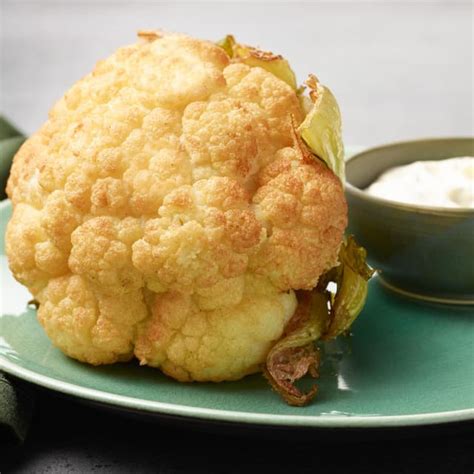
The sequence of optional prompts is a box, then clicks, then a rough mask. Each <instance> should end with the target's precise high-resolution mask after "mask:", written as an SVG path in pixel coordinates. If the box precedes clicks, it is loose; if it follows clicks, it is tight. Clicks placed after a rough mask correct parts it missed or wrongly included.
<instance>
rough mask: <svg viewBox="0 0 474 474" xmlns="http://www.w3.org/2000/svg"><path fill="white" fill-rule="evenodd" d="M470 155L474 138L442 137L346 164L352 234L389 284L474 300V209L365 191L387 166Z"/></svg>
mask: <svg viewBox="0 0 474 474" xmlns="http://www.w3.org/2000/svg"><path fill="white" fill-rule="evenodd" d="M469 155H470V156H474V138H443V139H428V140H417V141H410V142H402V143H394V144H391V145H386V146H382V147H378V148H372V149H369V150H366V151H364V152H362V153H359V154H357V155H355V156H353V157H352V158H351V159H350V160H349V161H348V162H347V165H346V179H347V183H346V196H347V200H348V203H349V232H351V233H353V234H354V235H355V236H356V239H357V240H358V242H359V243H360V244H361V245H363V246H364V247H365V248H366V249H367V252H368V255H369V261H370V263H371V264H372V265H373V266H374V267H375V268H376V269H377V270H378V271H379V276H380V278H381V282H382V283H383V284H384V285H385V286H387V287H389V288H390V289H392V290H395V291H398V292H399V293H403V294H405V295H407V296H412V297H418V298H422V299H425V300H429V301H435V302H441V303H453V304H474V210H473V209H445V208H435V207H421V206H416V205H408V204H401V203H397V202H394V201H389V200H385V199H381V198H377V197H374V196H370V195H369V194H367V193H366V192H365V191H364V189H365V188H367V186H369V185H370V184H371V183H372V182H373V181H374V180H375V179H376V178H377V177H378V176H379V175H380V174H381V173H382V172H384V171H385V170H387V169H388V168H392V167H394V166H400V165H404V164H408V163H411V162H413V161H418V160H439V159H443V158H451V157H455V156H469Z"/></svg>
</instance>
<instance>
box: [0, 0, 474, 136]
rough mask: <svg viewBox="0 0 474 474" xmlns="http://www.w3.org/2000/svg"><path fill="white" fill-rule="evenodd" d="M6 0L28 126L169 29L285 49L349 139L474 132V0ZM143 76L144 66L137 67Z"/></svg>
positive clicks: (10, 47) (5, 90) (7, 41)
mask: <svg viewBox="0 0 474 474" xmlns="http://www.w3.org/2000/svg"><path fill="white" fill-rule="evenodd" d="M0 2H1V6H2V8H1V74H0V77H1V105H0V108H1V111H2V112H3V113H4V114H5V115H6V116H7V117H9V118H10V119H11V120H13V121H14V122H15V123H16V124H17V125H18V126H19V127H20V128H22V129H23V130H25V131H26V132H28V133H31V132H33V131H34V130H35V129H36V128H38V126H39V125H40V124H41V123H42V122H43V121H44V120H45V119H46V116H47V111H48V109H49V108H50V106H51V105H52V103H53V102H54V101H55V100H56V99H58V98H59V97H60V96H61V95H62V94H63V93H64V92H65V90H67V88H68V87H69V86H70V85H71V84H72V83H73V82H74V81H75V80H77V79H78V78H80V77H81V76H83V75H84V74H86V73H87V72H89V71H90V70H91V68H92V67H93V65H94V63H95V62H96V61H97V60H98V59H100V58H103V57H105V56H107V55H108V54H110V53H111V52H112V51H113V50H114V49H115V48H117V47H118V46H120V45H123V44H127V43H131V42H133V41H135V32H136V31H137V30H138V29H140V28H154V27H159V28H163V29H167V30H172V31H182V32H187V33H190V34H192V35H195V36H198V37H202V38H208V39H212V40H216V39H219V38H221V37H223V36H224V35H225V34H226V33H234V34H235V35H236V37H237V38H238V39H239V40H241V41H242V42H245V43H249V44H255V45H260V46H261V47H262V48H267V49H271V50H273V51H274V52H278V53H282V54H283V55H284V56H286V57H287V58H288V59H289V60H290V62H291V64H292V65H293V67H294V69H295V72H296V73H297V76H298V79H299V81H302V80H304V79H305V78H306V76H307V74H308V73H309V72H314V73H315V74H316V75H317V76H318V77H319V79H320V80H321V81H322V82H323V83H326V84H327V85H329V86H330V88H331V89H332V90H333V92H334V93H335V95H336V97H337V98H338V100H339V103H340V106H341V109H342V114H343V121H344V134H345V140H346V144H351V145H375V144H380V143H385V142H389V141H394V140H401V139H407V138H415V137H427V136H435V135H443V136H454V135H472V133H473V115H472V106H473V104H472V98H473V97H472V94H473V93H472V75H473V67H472V63H473V56H472V52H473V51H472V49H473V46H472V34H473V33H472V28H473V12H472V9H473V7H472V3H471V2H469V1H468V2H453V1H449V2H448V1H440V2H428V1H417V2H416V1H414V2H401V1H397V2H388V1H387V2H384V1H381V0H380V1H372V2H361V1H356V0H352V1H346V2H334V1H333V2H321V1H312V2H269V1H268V2H242V1H241V2H223V1H221V2H205V3H204V2H158V1H154V2H152V1H133V0H132V1H130V0H129V1H126V2H125V1H85V0H83V1H45V0H37V1H19V0H16V1H12V0H10V1H8V0H0ZM137 73H139V71H137Z"/></svg>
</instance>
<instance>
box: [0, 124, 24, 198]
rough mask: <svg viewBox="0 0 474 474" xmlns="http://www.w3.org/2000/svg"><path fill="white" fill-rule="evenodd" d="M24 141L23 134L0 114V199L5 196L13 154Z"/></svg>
mask: <svg viewBox="0 0 474 474" xmlns="http://www.w3.org/2000/svg"><path fill="white" fill-rule="evenodd" d="M24 141H25V137H24V136H23V134H22V133H21V132H19V131H18V130H17V129H16V128H15V127H14V126H13V125H12V124H11V123H9V122H7V120H6V119H5V118H4V117H2V116H1V115H0V200H1V199H5V198H6V197H7V195H6V193H5V187H6V185H7V179H8V173H9V172H10V166H11V163H12V160H13V156H14V155H15V153H16V152H17V150H18V148H20V145H21V144H22V143H23V142H24Z"/></svg>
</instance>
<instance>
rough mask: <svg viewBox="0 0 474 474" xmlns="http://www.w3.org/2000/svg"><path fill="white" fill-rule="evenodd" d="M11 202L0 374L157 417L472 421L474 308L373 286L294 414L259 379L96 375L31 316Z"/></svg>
mask: <svg viewBox="0 0 474 474" xmlns="http://www.w3.org/2000/svg"><path fill="white" fill-rule="evenodd" d="M10 214H11V206H10V204H9V202H7V201H4V202H3V203H2V204H1V205H0V259H1V260H0V264H1V273H0V274H1V311H0V369H2V370H4V371H5V372H8V373H10V374H12V375H15V376H17V377H20V378H22V379H25V380H27V381H29V382H33V383H35V384H38V385H41V386H43V387H47V388H49V389H52V390H56V391H58V392H63V393H66V394H70V395H73V396H76V397H79V398H81V399H86V400H88V401H91V402H94V403H99V404H105V405H108V406H111V407H113V408H119V409H124V410H125V411H134V412H137V411H138V412H140V413H142V414H145V415H151V416H157V415H158V416H163V415H167V416H170V415H172V416H185V417H191V418H195V419H199V420H204V421H210V422H216V421H221V422H222V421H223V422H234V423H244V424H257V425H262V424H263V425H265V424H268V425H277V426H282V427H295V426H299V427H302V426H303V427H312V428H369V427H377V428H384V427H393V426H408V425H426V424H435V423H445V422H453V421H464V420H472V419H474V408H473V407H474V377H473V375H474V372H473V369H474V359H473V338H472V335H473V325H474V314H473V310H472V308H463V307H461V308H459V307H441V306H428V305H424V304H420V303H416V302H411V301H409V300H404V299H400V298H398V297H396V296H393V295H391V294H389V293H386V292H385V290H383V289H382V288H381V286H380V285H379V283H378V282H377V279H374V280H373V281H372V283H371V285H370V292H369V298H368V301H367V305H366V307H365V309H364V311H363V313H362V314H361V315H360V316H359V319H358V320H357V321H356V323H355V324H354V326H353V335H352V336H351V337H345V338H340V340H338V341H336V342H334V343H331V344H328V345H326V346H325V347H324V349H323V350H324V352H325V357H324V365H323V368H322V375H321V378H320V380H319V388H320V391H319V394H318V396H317V398H316V400H315V401H314V403H313V404H312V405H310V406H307V407H304V408H294V407H289V406H287V405H286V404H285V403H284V402H282V401H281V400H280V399H279V397H278V396H277V395H276V394H275V393H273V392H272V391H271V390H270V388H269V386H268V385H267V383H266V381H265V380H264V379H263V378H262V377H261V376H259V375H255V376H250V377H246V378H245V379H243V380H241V381H239V382H228V383H220V384H210V383H205V384H204V383H203V384H198V383H195V384H180V383H178V382H175V381H174V380H171V379H169V378H167V377H165V376H164V375H162V374H161V373H160V372H159V371H158V370H156V369H151V368H145V367H139V366H138V365H137V364H136V363H128V364H117V365H112V366H102V367H92V366H89V365H85V364H81V363H79V362H76V361H74V360H72V359H69V358H67V357H66V356H64V355H63V354H62V353H61V352H60V351H59V350H58V349H56V348H54V347H53V346H52V345H51V343H50V342H49V340H48V339H47V338H46V336H45V334H44V332H43V330H42V328H41V327H40V326H39V324H38V323H37V321H36V317H35V311H34V310H32V309H27V308H26V304H27V301H28V300H29V298H30V296H29V294H28V292H27V291H26V290H25V289H24V288H23V287H22V286H21V285H19V284H18V283H16V282H15V280H14V279H13V278H12V276H11V274H10V272H9V270H8V266H7V260H6V257H5V250H4V237H3V236H4V233H5V225H6V223H7V221H8V219H9V217H10Z"/></svg>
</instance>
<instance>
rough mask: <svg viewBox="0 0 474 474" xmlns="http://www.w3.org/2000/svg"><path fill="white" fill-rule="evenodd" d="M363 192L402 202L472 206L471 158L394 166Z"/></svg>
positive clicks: (473, 179)
mask: <svg viewBox="0 0 474 474" xmlns="http://www.w3.org/2000/svg"><path fill="white" fill-rule="evenodd" d="M366 192H367V193H369V194H370V195H372V196H377V197H379V198H382V199H388V200H390V201H397V202H401V203H405V204H415V205H419V206H430V207H446V208H471V209H474V157H471V156H465V157H457V158H447V159H444V160H436V161H415V162H414V163H410V164H408V165H404V166H397V167H395V168H391V169H389V170H387V171H385V172H384V173H383V174H382V175H380V176H379V177H378V179H377V180H376V181H374V182H373V183H372V184H371V185H370V186H369V187H368V188H367V189H366Z"/></svg>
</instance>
